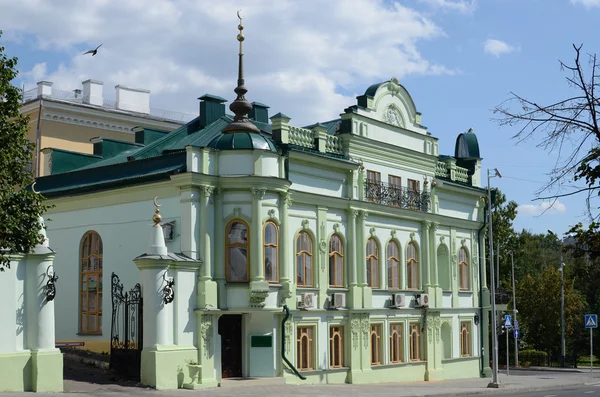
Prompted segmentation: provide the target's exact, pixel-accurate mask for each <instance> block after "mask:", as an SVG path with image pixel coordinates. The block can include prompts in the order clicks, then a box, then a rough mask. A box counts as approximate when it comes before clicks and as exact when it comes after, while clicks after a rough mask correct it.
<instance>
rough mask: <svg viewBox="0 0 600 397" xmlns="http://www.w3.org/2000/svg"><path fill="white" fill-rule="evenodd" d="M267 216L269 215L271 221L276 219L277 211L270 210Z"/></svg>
mask: <svg viewBox="0 0 600 397" xmlns="http://www.w3.org/2000/svg"><path fill="white" fill-rule="evenodd" d="M267 214H268V215H269V219H275V210H274V209H270V210H269V211H268V212H267Z"/></svg>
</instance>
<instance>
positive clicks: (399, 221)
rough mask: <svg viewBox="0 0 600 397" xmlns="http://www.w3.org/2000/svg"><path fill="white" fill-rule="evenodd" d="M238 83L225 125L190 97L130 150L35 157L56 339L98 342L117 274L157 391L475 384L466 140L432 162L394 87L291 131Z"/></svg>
mask: <svg viewBox="0 0 600 397" xmlns="http://www.w3.org/2000/svg"><path fill="white" fill-rule="evenodd" d="M246 91H247V90H246V88H245V86H244V78H243V75H242V74H241V73H240V76H239V78H238V87H237V88H236V89H235V92H236V94H237V98H236V99H235V100H234V101H233V102H232V103H231V104H230V109H231V111H232V112H233V114H234V115H233V116H232V115H230V114H228V113H227V112H226V108H225V102H226V100H225V99H223V98H220V97H216V96H214V95H204V96H202V97H201V98H200V114H199V116H198V117H197V118H196V119H194V120H192V121H191V122H189V123H187V124H186V125H184V126H182V127H180V128H178V129H176V130H174V131H172V132H169V133H163V132H161V131H156V130H151V129H142V128H140V129H138V130H137V132H136V142H137V143H136V144H129V143H126V142H120V141H115V140H113V139H102V138H101V137H100V138H98V139H95V141H94V142H95V143H94V145H95V147H94V155H82V154H73V155H69V153H68V152H65V151H56V152H54V151H53V150H52V148H45V153H46V156H47V157H48V156H49V159H50V160H49V161H50V163H51V164H53V167H55V166H56V165H57V164H59V165H60V166H57V167H55V168H56V169H60V170H61V172H60V173H52V175H49V176H46V177H42V178H39V179H38V180H37V184H36V186H35V188H36V190H39V191H40V192H42V193H43V194H45V195H46V196H47V197H49V198H50V199H51V200H50V201H51V203H53V204H55V205H56V207H55V208H54V209H53V210H52V211H51V212H50V213H49V214H48V217H50V218H51V219H52V222H47V225H48V236H49V238H50V240H51V241H52V248H53V250H54V251H55V252H56V253H55V262H54V267H55V271H56V273H57V274H58V275H60V284H59V286H58V288H59V291H58V294H57V296H56V299H55V307H56V339H57V340H58V341H85V343H86V346H96V348H97V349H98V350H105V351H109V350H110V341H111V330H112V331H113V332H112V333H113V334H114V324H113V323H114V321H113V320H112V319H111V306H112V300H111V289H110V288H109V287H108V286H109V285H111V274H112V273H115V274H116V275H118V276H119V278H120V280H121V281H122V283H123V285H125V287H126V288H131V287H133V286H134V285H135V284H136V283H140V285H141V293H142V296H143V324H140V327H141V328H140V329H143V343H142V342H141V340H142V339H140V343H142V345H141V346H140V347H142V349H141V350H142V351H141V358H140V360H141V361H140V365H139V369H140V371H141V375H140V376H141V381H142V382H143V383H145V384H147V385H150V386H154V387H156V388H158V389H175V388H181V387H186V388H198V387H211V386H217V385H219V384H220V383H221V381H222V379H224V378H235V377H240V378H249V377H252V378H254V377H265V378H277V377H279V378H283V379H284V381H285V382H287V383H298V384H300V383H302V384H307V383H373V382H390V381H427V380H440V379H453V378H464V377H479V376H485V375H486V374H489V371H490V368H489V361H490V360H489V356H488V353H489V346H488V339H487V335H488V334H489V330H488V317H489V292H488V291H487V289H486V288H485V287H484V286H485V285H486V283H485V280H486V271H485V266H484V261H483V258H484V257H485V250H484V231H483V229H484V218H485V205H486V201H485V196H486V190H485V189H483V188H482V187H481V175H480V167H481V157H480V152H479V147H478V143H477V138H476V136H475V134H474V133H472V131H471V130H469V132H466V133H462V134H459V135H458V136H457V138H456V150H455V153H454V154H453V156H449V155H441V154H440V153H439V152H438V139H437V138H436V137H434V136H433V135H432V134H431V133H429V132H428V131H427V129H426V128H425V127H424V126H423V122H422V115H421V113H419V112H418V111H417V108H416V105H415V103H414V102H413V100H412V98H411V96H410V94H409V93H408V92H407V91H406V89H405V88H404V87H403V86H402V85H401V84H399V82H398V81H397V80H396V79H395V78H392V79H391V80H388V81H385V82H382V83H378V84H374V85H372V86H370V87H368V88H367V89H366V91H365V93H364V94H363V95H361V96H359V97H357V100H356V103H355V104H350V105H351V106H349V107H348V108H346V109H343V111H342V113H341V114H340V117H339V118H338V119H335V120H329V121H321V122H318V123H315V124H313V125H310V126H303V127H300V126H294V125H293V118H291V117H288V116H286V115H284V114H281V113H276V114H274V115H272V116H271V117H269V115H268V112H269V107H268V106H266V105H264V104H262V103H258V102H253V103H252V104H251V103H249V102H248V101H247V100H246V99H245V95H246ZM249 96H251V91H250V95H249ZM82 157H86V158H85V166H84V165H83V164H82V163H81V164H80V163H79V162H81V161H83V160H81V158H82ZM155 197H158V198H157V199H156V200H155ZM153 200H155V203H157V205H160V208H158V209H159V211H160V217H158V216H157V217H155V218H154V225H153V224H152V222H151V220H150V219H151V217H152V213H153V211H154V210H155V207H154V204H153ZM159 226H160V227H159ZM149 235H150V240H148V236H149ZM165 287H167V288H166V289H165ZM111 328H112V329H111Z"/></svg>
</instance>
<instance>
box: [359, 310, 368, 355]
mask: <svg viewBox="0 0 600 397" xmlns="http://www.w3.org/2000/svg"><path fill="white" fill-rule="evenodd" d="M360 328H361V330H362V336H363V343H364V345H365V348H367V347H369V339H370V338H369V336H371V335H370V333H371V323H370V322H369V313H363V314H361V322H360Z"/></svg>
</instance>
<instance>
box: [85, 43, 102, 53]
mask: <svg viewBox="0 0 600 397" xmlns="http://www.w3.org/2000/svg"><path fill="white" fill-rule="evenodd" d="M102 44H104V43H102ZM102 44H100V45H99V46H98V47H96V49H94V50H89V51H87V52H84V53H83V55H85V54H92V56H94V55H96V54H97V53H98V48H100V47H101V46H102Z"/></svg>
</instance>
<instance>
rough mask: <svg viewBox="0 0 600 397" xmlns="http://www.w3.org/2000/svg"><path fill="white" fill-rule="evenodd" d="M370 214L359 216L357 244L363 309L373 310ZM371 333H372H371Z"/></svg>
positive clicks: (362, 213) (362, 211)
mask: <svg viewBox="0 0 600 397" xmlns="http://www.w3.org/2000/svg"><path fill="white" fill-rule="evenodd" d="M368 216H369V213H368V212H367V211H364V210H361V211H360V212H359V215H358V233H357V236H356V237H357V240H358V241H357V244H358V258H359V259H358V268H359V269H360V275H361V280H360V286H361V288H362V290H363V304H362V306H363V308H371V307H372V306H373V302H372V301H373V291H372V290H371V287H369V285H368V284H367V259H366V258H367V255H366V252H365V251H366V248H365V247H366V244H367V240H366V238H365V230H366V226H365V222H366V220H367V217H368ZM369 332H370V331H369Z"/></svg>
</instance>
